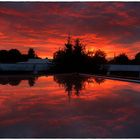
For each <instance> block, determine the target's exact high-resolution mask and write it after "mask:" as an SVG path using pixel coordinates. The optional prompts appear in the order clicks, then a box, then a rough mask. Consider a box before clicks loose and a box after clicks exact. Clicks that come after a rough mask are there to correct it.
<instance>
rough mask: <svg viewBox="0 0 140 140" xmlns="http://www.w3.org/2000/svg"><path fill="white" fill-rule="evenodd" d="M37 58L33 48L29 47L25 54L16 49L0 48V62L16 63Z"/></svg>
mask: <svg viewBox="0 0 140 140" xmlns="http://www.w3.org/2000/svg"><path fill="white" fill-rule="evenodd" d="M31 58H33V59H34V58H38V56H37V54H36V53H35V51H34V49H33V48H29V50H28V52H27V54H22V53H21V52H20V51H19V50H17V49H10V50H0V63H17V62H22V61H27V60H28V59H31Z"/></svg>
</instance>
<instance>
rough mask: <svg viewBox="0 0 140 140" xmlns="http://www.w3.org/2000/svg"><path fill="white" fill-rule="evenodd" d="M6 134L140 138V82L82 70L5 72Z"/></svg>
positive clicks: (0, 87)
mask: <svg viewBox="0 0 140 140" xmlns="http://www.w3.org/2000/svg"><path fill="white" fill-rule="evenodd" d="M0 110H1V111H0V137H2V138H4V137H6V138H16V137H18V138H27V137H28V138H41V137H43V138H50V137H53V138H62V137H65V138H68V137H73V138H76V137H78V138H121V137H123V138H132V137H134V138H135V137H140V84H138V83H130V82H122V81H117V80H108V79H103V78H99V77H91V76H83V75H77V74H67V75H66V74H62V75H54V76H40V77H34V76H28V75H24V76H0Z"/></svg>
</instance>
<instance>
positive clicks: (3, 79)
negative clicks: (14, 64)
mask: <svg viewBox="0 0 140 140" xmlns="http://www.w3.org/2000/svg"><path fill="white" fill-rule="evenodd" d="M37 78H38V77H37V76H30V75H29V76H28V75H16V76H6V75H5V76H0V84H2V85H7V84H9V85H11V86H18V85H19V84H20V82H21V81H22V80H28V84H29V86H30V87H31V86H34V84H35V81H36V80H37Z"/></svg>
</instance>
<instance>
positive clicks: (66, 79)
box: [54, 74, 104, 98]
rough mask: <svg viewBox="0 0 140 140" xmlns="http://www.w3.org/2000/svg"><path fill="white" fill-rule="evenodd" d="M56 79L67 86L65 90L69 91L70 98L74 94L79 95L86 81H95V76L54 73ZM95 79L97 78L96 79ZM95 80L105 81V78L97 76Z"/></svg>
mask: <svg viewBox="0 0 140 140" xmlns="http://www.w3.org/2000/svg"><path fill="white" fill-rule="evenodd" d="M54 80H55V81H56V82H57V83H58V84H59V85H62V86H63V87H64V88H65V91H66V92H67V93H68V96H69V98H70V97H71V95H72V91H74V94H75V95H77V96H79V95H80V91H81V90H83V89H85V84H86V83H93V82H94V81H93V77H91V76H82V75H80V74H61V75H54ZM94 80H95V79H94ZM95 82H98V83H101V82H104V80H103V78H102V80H101V78H100V79H98V78H96V80H95Z"/></svg>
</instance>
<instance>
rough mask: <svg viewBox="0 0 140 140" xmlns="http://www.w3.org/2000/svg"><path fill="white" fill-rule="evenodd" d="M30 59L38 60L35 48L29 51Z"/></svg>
mask: <svg viewBox="0 0 140 140" xmlns="http://www.w3.org/2000/svg"><path fill="white" fill-rule="evenodd" d="M28 58H36V54H35V51H34V49H33V48H30V49H29V50H28Z"/></svg>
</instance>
